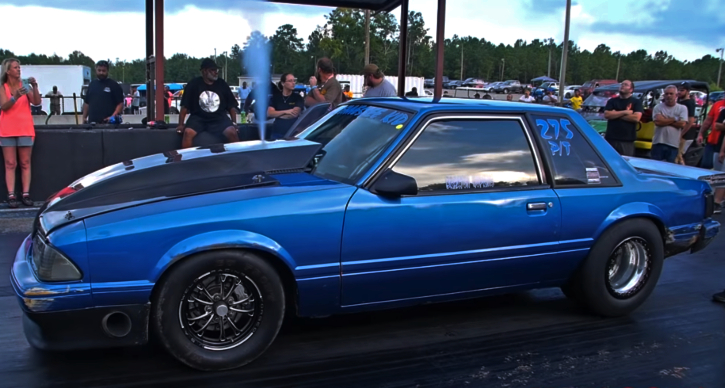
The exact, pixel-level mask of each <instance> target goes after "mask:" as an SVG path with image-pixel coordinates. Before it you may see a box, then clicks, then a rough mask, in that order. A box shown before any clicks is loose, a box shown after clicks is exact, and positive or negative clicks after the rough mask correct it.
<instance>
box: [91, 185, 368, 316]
mask: <svg viewBox="0 0 725 388" xmlns="http://www.w3.org/2000/svg"><path fill="white" fill-rule="evenodd" d="M308 176H309V175H308ZM309 177H311V178H314V179H315V183H314V184H310V185H307V186H295V187H269V188H261V189H255V190H249V191H246V192H245V191H239V192H222V193H214V194H207V195H203V196H196V197H188V198H185V199H180V200H178V201H167V202H162V203H159V204H156V205H146V206H139V207H134V208H129V209H125V210H122V211H119V212H113V213H108V214H106V215H101V216H98V217H94V218H92V219H89V220H87V226H88V250H89V253H90V254H91V255H92V256H97V257H98V260H96V261H95V262H94V263H93V264H92V270H94V271H97V273H98V275H97V276H95V277H94V281H93V284H92V287H93V296H94V301H95V302H96V303H97V304H98V305H107V304H113V303H118V302H119V299H118V298H119V295H118V292H120V291H122V290H123V291H125V294H124V295H123V296H122V297H121V298H122V299H123V300H126V301H127V302H128V303H140V301H144V300H145V301H148V296H149V292H150V289H151V287H152V286H153V284H154V283H155V282H156V280H157V279H158V278H159V277H160V276H161V274H162V273H163V272H164V271H165V270H166V269H167V268H168V267H169V266H171V265H172V264H173V263H174V262H176V261H178V260H180V259H182V258H184V257H187V256H189V255H192V254H194V253H198V252H202V251H206V250H211V249H222V248H233V247H236V248H256V249H259V250H260V251H262V252H266V253H269V254H272V255H274V256H275V257H276V258H277V259H279V260H281V261H282V262H284V264H285V265H286V266H287V267H288V268H289V269H290V271H291V272H292V273H293V275H294V276H295V278H297V279H307V278H320V277H325V276H336V277H337V279H334V281H335V282H336V283H338V289H339V273H340V269H339V266H340V263H339V254H340V236H341V235H340V230H341V229H342V222H343V216H344V210H345V205H346V204H347V201H348V200H349V198H350V196H351V195H352V193H353V192H354V191H355V189H356V188H355V187H352V186H347V185H343V184H340V183H336V182H331V181H323V180H321V179H319V178H316V177H312V176H309ZM320 182H327V184H326V185H321V184H320ZM290 192H294V193H295V194H290ZM301 202H304V203H305V206H304V207H299V206H298V204H299V203H301ZM199 204H203V206H200V205H199ZM150 206H153V209H154V211H153V212H150V211H149V208H148V207H150ZM210 214H213V215H214V216H210ZM281 218H283V219H284V220H283V221H281ZM140 238H142V239H143V241H153V244H143V243H141V244H139V243H138V241H139V239H140ZM311 241H315V243H314V244H311V243H310V242H311ZM302 263H303V264H302ZM124 280H125V282H124ZM139 282H143V283H141V284H145V285H146V287H143V288H139V285H140V284H139ZM303 297H304V295H301V297H300V304H301V306H302V305H304V303H303V299H304V298H303ZM338 297H339V295H337V294H334V295H333V294H331V295H328V299H329V298H333V299H332V300H337V299H338Z"/></svg>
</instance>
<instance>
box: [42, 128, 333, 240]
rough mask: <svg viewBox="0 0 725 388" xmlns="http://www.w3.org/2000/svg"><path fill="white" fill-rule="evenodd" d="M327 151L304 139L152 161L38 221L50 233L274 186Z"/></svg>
mask: <svg viewBox="0 0 725 388" xmlns="http://www.w3.org/2000/svg"><path fill="white" fill-rule="evenodd" d="M321 147H322V145H321V144H319V143H314V142H310V141H307V140H304V139H297V140H291V141H275V142H262V141H250V142H240V143H232V144H215V145H212V146H206V147H197V148H190V149H184V150H177V151H169V152H164V153H162V154H156V155H150V156H146V157H143V158H138V159H134V160H130V161H126V162H122V163H118V164H115V165H112V166H108V167H106V168H103V169H101V170H98V171H96V172H94V173H91V174H89V175H87V176H85V177H83V178H81V179H79V180H77V181H75V182H73V183H71V184H70V185H68V187H66V188H64V189H63V190H60V191H59V192H57V193H56V194H54V195H53V196H51V197H50V198H49V199H48V200H47V201H46V202H45V203H44V204H43V206H42V207H41V209H40V211H39V213H38V216H37V217H36V222H35V225H34V226H35V228H36V230H37V228H42V230H43V231H44V232H46V233H48V232H50V231H51V230H53V229H55V228H57V227H59V226H62V225H64V224H67V223H70V222H76V221H78V220H79V219H83V218H87V217H90V216H93V215H97V214H101V213H106V212H109V211H113V210H118V209H123V208H127V207H131V206H137V205H141V204H146V203H150V202H157V201H162V200H166V199H171V198H178V197H183V196H191V195H198V194H202V193H210V192H216V191H224V190H242V189H252V188H255V187H267V186H275V185H279V184H280V183H279V182H278V181H277V180H276V179H274V178H273V177H272V175H275V174H281V173H294V172H301V171H305V170H306V169H307V167H308V166H309V164H310V161H311V160H312V158H313V157H314V156H315V155H316V154H317V152H318V151H319V150H320V148H321Z"/></svg>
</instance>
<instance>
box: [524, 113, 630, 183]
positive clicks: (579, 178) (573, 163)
mask: <svg viewBox="0 0 725 388" xmlns="http://www.w3.org/2000/svg"><path fill="white" fill-rule="evenodd" d="M531 121H532V124H533V128H534V130H533V132H534V137H536V139H537V141H538V142H539V145H540V146H541V149H542V153H543V154H544V155H546V158H547V160H548V161H549V165H550V166H551V170H552V173H553V175H554V178H553V179H554V185H555V186H556V187H612V186H619V185H620V184H619V181H618V180H617V178H616V177H615V176H614V174H613V173H612V171H610V168H609V166H608V165H607V164H606V163H604V161H603V160H602V158H601V156H599V153H598V152H596V150H595V149H594V147H593V146H592V145H591V144H590V143H589V141H588V140H587V139H586V137H585V136H584V135H583V134H582V132H581V130H580V129H579V128H578V127H577V126H576V125H575V124H574V123H573V122H572V120H571V119H570V118H568V117H561V116H543V115H532V116H531Z"/></svg>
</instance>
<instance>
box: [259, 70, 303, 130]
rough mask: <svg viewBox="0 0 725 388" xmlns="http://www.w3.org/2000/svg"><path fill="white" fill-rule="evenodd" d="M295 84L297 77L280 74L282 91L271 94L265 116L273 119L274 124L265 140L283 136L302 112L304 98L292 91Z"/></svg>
mask: <svg viewBox="0 0 725 388" xmlns="http://www.w3.org/2000/svg"><path fill="white" fill-rule="evenodd" d="M296 84H297V79H295V76H294V75H292V74H282V78H281V79H280V85H279V86H280V88H281V89H282V92H281V93H274V94H273V95H272V98H271V99H270V101H269V107H268V108H267V118H270V119H274V125H273V126H272V130H271V131H270V133H269V135H268V136H267V140H277V139H281V138H283V137H284V135H285V134H286V133H287V131H289V129H290V128H291V127H292V124H294V123H295V121H297V118H298V117H299V116H300V113H302V108H304V106H305V100H304V99H303V98H302V96H300V95H299V94H297V93H295V92H294V90H295V85H296Z"/></svg>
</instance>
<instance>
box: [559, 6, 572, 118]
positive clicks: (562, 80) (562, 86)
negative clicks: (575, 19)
mask: <svg viewBox="0 0 725 388" xmlns="http://www.w3.org/2000/svg"><path fill="white" fill-rule="evenodd" d="M570 21H571V0H566V24H565V26H564V44H563V45H562V50H561V51H562V52H561V73H560V75H559V90H561V91H562V92H563V91H564V90H566V61H567V59H568V57H569V24H570ZM559 105H561V106H564V95H563V93H559Z"/></svg>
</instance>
